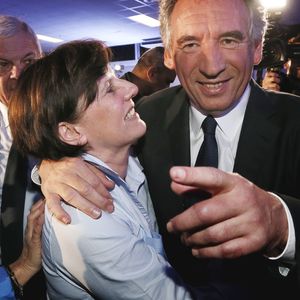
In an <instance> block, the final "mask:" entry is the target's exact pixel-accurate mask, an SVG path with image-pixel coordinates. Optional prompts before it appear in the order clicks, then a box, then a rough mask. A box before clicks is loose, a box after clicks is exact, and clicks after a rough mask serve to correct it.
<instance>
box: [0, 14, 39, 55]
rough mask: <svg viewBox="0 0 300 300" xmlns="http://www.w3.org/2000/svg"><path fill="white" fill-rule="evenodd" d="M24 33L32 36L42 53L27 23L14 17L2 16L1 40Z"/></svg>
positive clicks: (0, 21) (0, 19)
mask: <svg viewBox="0 0 300 300" xmlns="http://www.w3.org/2000/svg"><path fill="white" fill-rule="evenodd" d="M22 31H23V32H26V33H28V34H29V35H31V36H32V39H33V41H34V42H35V43H36V45H37V48H38V49H39V51H40V53H41V52H42V50H41V45H40V43H39V41H38V38H37V36H36V34H35V32H34V31H33V29H32V28H31V27H30V26H29V25H28V24H27V23H25V22H23V21H22V20H20V19H18V18H16V17H13V16H8V15H0V39H5V38H9V37H12V36H14V35H16V34H18V33H19V32H22Z"/></svg>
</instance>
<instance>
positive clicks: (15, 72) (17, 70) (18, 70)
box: [10, 64, 25, 79]
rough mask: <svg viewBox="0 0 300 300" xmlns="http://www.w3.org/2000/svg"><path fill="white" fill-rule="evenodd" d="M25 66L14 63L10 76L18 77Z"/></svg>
mask: <svg viewBox="0 0 300 300" xmlns="http://www.w3.org/2000/svg"><path fill="white" fill-rule="evenodd" d="M24 68H25V66H23V65H22V64H14V65H13V66H12V68H11V70H10V77H11V78H15V79H18V78H19V77H20V75H21V73H22V72H23V70H24Z"/></svg>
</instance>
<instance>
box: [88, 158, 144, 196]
mask: <svg viewBox="0 0 300 300" xmlns="http://www.w3.org/2000/svg"><path fill="white" fill-rule="evenodd" d="M82 158H83V159H84V160H86V161H88V162H90V163H92V164H94V165H96V166H97V167H98V168H99V169H100V170H102V172H104V173H105V174H106V175H107V176H108V177H109V178H110V179H111V180H113V181H114V182H116V183H117V184H118V183H119V184H124V183H125V182H126V184H127V185H128V186H129V187H130V188H131V189H132V190H134V191H135V192H136V191H137V190H138V188H139V187H140V186H141V185H142V184H143V183H144V181H145V175H144V173H143V168H142V166H141V165H140V163H139V161H138V159H137V158H136V157H134V156H132V155H129V158H128V168H127V174H126V177H125V182H124V180H123V179H122V178H121V177H120V176H119V174H117V173H116V172H115V171H113V170H112V169H111V168H110V167H109V166H108V165H107V164H105V163H104V162H103V161H102V160H100V159H99V158H97V157H95V156H93V155H91V154H88V153H84V154H83V155H82Z"/></svg>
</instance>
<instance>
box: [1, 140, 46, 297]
mask: <svg viewBox="0 0 300 300" xmlns="http://www.w3.org/2000/svg"><path fill="white" fill-rule="evenodd" d="M28 168H29V166H28V159H27V158H26V157H23V156H22V155H21V154H20V153H19V152H18V151H17V150H16V149H15V147H14V145H13V146H12V147H11V150H10V153H9V158H8V163H7V168H6V172H5V178H4V184H3V192H2V205H1V226H0V237H1V243H0V246H1V259H2V263H3V264H4V265H9V264H11V263H12V262H14V261H16V260H17V259H18V258H19V256H20V255H21V252H22V249H23V215H24V204H25V196H26V188H27V190H28V191H31V192H34V194H32V197H34V198H36V197H37V198H40V196H39V195H40V194H39V193H40V190H39V187H37V186H35V185H34V184H32V182H31V180H30V172H29V169H28ZM22 299H23V300H43V299H46V282H45V277H44V274H43V272H42V271H40V272H39V273H37V274H36V275H35V276H33V277H32V278H31V279H30V280H29V282H28V283H27V284H26V285H25V287H24V297H23V298H22Z"/></svg>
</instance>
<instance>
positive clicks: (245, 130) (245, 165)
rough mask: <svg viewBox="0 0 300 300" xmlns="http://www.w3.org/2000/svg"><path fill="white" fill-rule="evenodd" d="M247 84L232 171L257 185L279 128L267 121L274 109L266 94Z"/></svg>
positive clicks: (254, 85)
mask: <svg viewBox="0 0 300 300" xmlns="http://www.w3.org/2000/svg"><path fill="white" fill-rule="evenodd" d="M251 85H252V88H251V94H250V98H249V102H248V105H247V109H246V112H245V117H244V121H243V125H242V130H241V135H240V139H239V143H238V148H237V153H236V158H235V164H234V172H238V173H239V174H241V175H243V176H244V177H246V178H248V179H249V180H251V181H255V183H256V184H260V182H259V179H258V174H260V170H261V168H263V166H264V163H265V160H266V159H267V156H268V155H270V156H271V155H272V153H273V152H274V151H273V149H274V147H275V145H274V143H275V141H276V140H277V138H278V134H279V128H277V127H276V126H274V125H273V124H272V122H270V119H271V118H272V116H273V115H274V113H275V109H274V107H273V106H272V104H271V102H270V101H267V99H266V94H265V93H264V92H263V90H262V89H261V88H260V87H258V86H257V84H256V83H254V82H252V83H251ZM266 154H267V155H266Z"/></svg>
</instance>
